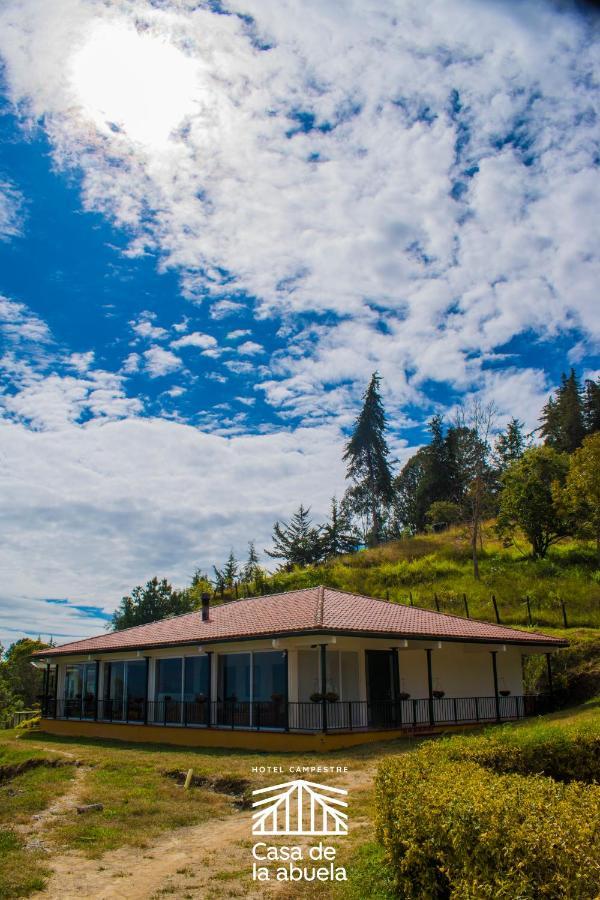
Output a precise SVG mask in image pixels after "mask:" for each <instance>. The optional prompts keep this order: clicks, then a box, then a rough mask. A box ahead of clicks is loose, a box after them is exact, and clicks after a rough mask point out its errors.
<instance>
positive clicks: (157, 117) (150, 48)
mask: <svg viewBox="0 0 600 900" xmlns="http://www.w3.org/2000/svg"><path fill="white" fill-rule="evenodd" d="M70 76H71V83H72V87H73V89H74V91H75V94H76V96H77V99H78V101H79V104H80V106H81V109H82V111H83V114H84V115H85V117H86V118H88V119H91V120H92V121H93V123H94V124H95V126H96V128H97V129H98V130H99V131H101V132H102V133H105V134H107V133H110V132H115V131H121V132H123V133H124V134H125V135H126V136H127V137H128V138H130V139H131V140H133V141H136V142H139V143H140V144H143V145H144V146H145V147H146V148H148V149H151V148H156V149H160V148H164V147H166V146H167V144H168V141H169V137H170V135H171V134H172V132H173V130H174V129H176V128H177V126H178V125H179V124H180V123H181V122H182V120H183V119H184V118H185V116H186V115H188V114H189V113H191V112H193V110H194V105H195V87H196V79H197V67H196V64H195V63H194V62H193V61H192V60H191V59H189V58H188V57H187V56H185V55H184V54H183V53H182V52H181V51H180V50H178V49H177V48H176V47H175V46H173V45H172V44H170V43H168V42H167V41H165V40H162V39H161V38H159V37H156V36H153V35H150V34H139V33H138V32H137V31H136V30H135V29H134V28H131V27H129V26H128V25H125V24H119V23H109V22H103V23H98V24H97V25H95V26H94V28H93V30H92V31H91V32H90V34H89V37H88V39H87V40H86V42H85V43H84V44H83V46H82V47H81V48H80V49H78V50H77V51H76V53H75V54H74V56H73V58H72V60H71V64H70Z"/></svg>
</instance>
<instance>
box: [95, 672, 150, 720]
mask: <svg viewBox="0 0 600 900" xmlns="http://www.w3.org/2000/svg"><path fill="white" fill-rule="evenodd" d="M145 701H146V660H145V659H135V660H127V661H126V662H110V663H106V666H105V669H104V718H105V719H111V720H113V721H114V720H116V721H117V722H121V721H123V720H125V721H127V722H129V721H132V722H141V721H143V719H144V705H145Z"/></svg>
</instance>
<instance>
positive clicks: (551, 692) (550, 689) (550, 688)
mask: <svg viewBox="0 0 600 900" xmlns="http://www.w3.org/2000/svg"><path fill="white" fill-rule="evenodd" d="M546 669H547V672H548V694H549V695H550V709H553V707H554V685H553V684H552V660H551V655H550V653H546Z"/></svg>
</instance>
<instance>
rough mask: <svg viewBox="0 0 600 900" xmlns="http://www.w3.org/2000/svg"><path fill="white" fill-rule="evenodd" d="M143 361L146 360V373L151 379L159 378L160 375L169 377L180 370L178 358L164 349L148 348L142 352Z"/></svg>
mask: <svg viewBox="0 0 600 900" xmlns="http://www.w3.org/2000/svg"><path fill="white" fill-rule="evenodd" d="M144 359H145V360H146V365H145V368H146V371H147V372H148V374H149V375H150V377H151V378H159V377H160V376H162V375H169V374H170V373H171V372H176V371H177V370H178V369H181V366H182V363H181V360H180V359H179V357H178V356H177V355H176V354H175V353H172V352H171V351H170V350H165V349H164V347H156V346H154V347H150V348H149V349H148V350H144Z"/></svg>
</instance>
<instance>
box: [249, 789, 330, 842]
mask: <svg viewBox="0 0 600 900" xmlns="http://www.w3.org/2000/svg"><path fill="white" fill-rule="evenodd" d="M252 794H253V795H254V796H257V795H263V796H262V797H261V799H260V800H255V801H254V803H253V804H252V807H253V808H254V809H256V810H257V811H256V812H255V813H253V815H252V819H253V824H252V834H261V835H262V834H269V835H272V834H284V835H289V834H307V835H312V834H316V835H321V834H348V815H347V813H345V812H344V811H343V808H345V807H347V806H348V804H347V803H346V801H345V800H343V799H342V797H346V796H347V795H348V791H344V790H343V789H342V788H336V787H330V786H329V785H326V784H316V783H315V782H313V781H304V780H303V779H297V780H296V781H288V782H285V783H284V784H275V785H273V786H272V787H266V788H259V790H256V791H252Z"/></svg>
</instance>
